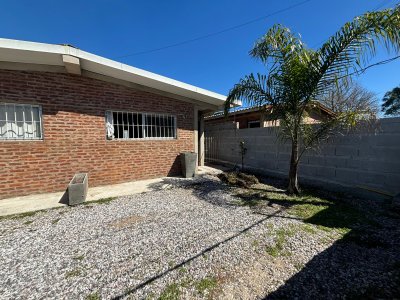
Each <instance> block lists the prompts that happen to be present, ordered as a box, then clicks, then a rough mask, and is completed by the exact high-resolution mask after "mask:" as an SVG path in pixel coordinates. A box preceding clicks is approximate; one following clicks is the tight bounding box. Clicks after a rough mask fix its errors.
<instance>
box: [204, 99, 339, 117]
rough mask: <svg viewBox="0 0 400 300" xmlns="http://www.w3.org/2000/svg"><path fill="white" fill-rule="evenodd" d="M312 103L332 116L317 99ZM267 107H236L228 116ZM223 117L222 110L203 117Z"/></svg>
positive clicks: (332, 113) (257, 110)
mask: <svg viewBox="0 0 400 300" xmlns="http://www.w3.org/2000/svg"><path fill="white" fill-rule="evenodd" d="M312 104H314V105H315V108H316V109H319V110H321V111H323V112H324V113H326V114H327V115H330V116H333V115H334V114H335V113H334V112H333V111H332V110H330V109H329V108H328V107H326V106H325V105H323V104H321V103H320V102H318V101H313V102H312ZM269 107H271V106H270V105H266V106H264V107H242V108H236V109H235V110H234V111H230V112H229V113H228V116H238V115H243V114H247V113H252V112H261V111H262V109H265V110H267V109H268V108H269ZM224 117H225V115H224V111H217V112H215V113H212V114H210V115H208V116H206V117H205V119H208V120H212V119H220V118H224Z"/></svg>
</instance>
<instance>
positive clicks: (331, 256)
mask: <svg viewBox="0 0 400 300" xmlns="http://www.w3.org/2000/svg"><path fill="white" fill-rule="evenodd" d="M163 184H164V185H165V184H170V185H173V186H176V187H182V188H190V189H192V190H193V193H194V194H195V195H196V196H197V197H198V198H199V199H201V200H203V201H206V202H208V203H211V204H213V205H218V206H221V207H226V208H232V207H235V206H237V205H238V203H231V202H229V201H227V199H225V198H224V197H223V196H221V192H226V194H229V193H230V192H231V191H232V188H231V187H229V186H227V185H224V184H221V183H220V182H219V181H214V180H209V179H205V178H198V179H195V180H189V181H182V180H179V179H176V178H167V179H165V181H164V182H163V183H160V185H161V186H162V185H163ZM154 188H155V189H157V187H154ZM222 195H223V193H222ZM237 196H238V199H240V200H242V203H241V204H240V205H247V206H249V207H251V208H252V209H253V212H254V213H257V214H260V215H264V216H265V218H263V219H261V220H260V221H258V222H256V223H255V224H253V225H251V226H249V227H247V228H245V229H244V230H242V231H241V232H238V233H237V234H235V235H233V236H231V237H229V238H228V239H226V240H223V241H221V242H219V243H217V244H214V245H211V246H210V247H208V248H206V249H204V250H203V251H201V252H200V253H198V254H197V255H195V256H193V257H191V258H189V259H187V260H185V261H183V262H181V263H180V264H177V265H176V266H174V267H172V268H170V269H168V270H166V271H165V272H163V273H160V274H157V275H155V276H153V277H151V278H149V279H147V280H146V281H145V282H143V283H142V284H140V285H138V286H136V287H134V288H132V289H131V290H129V291H127V292H126V293H124V294H123V295H120V296H117V297H115V298H114V299H120V298H123V297H125V296H127V295H129V294H131V293H133V292H135V291H136V290H138V289H140V288H143V287H144V286H146V285H148V284H150V283H152V282H153V281H155V280H157V279H159V278H161V277H162V276H164V275H166V274H168V273H169V272H171V271H173V270H176V269H178V268H180V267H182V266H184V265H185V264H187V263H189V262H190V261H192V260H194V259H196V258H198V257H200V256H201V255H203V254H205V253H207V252H209V251H211V250H213V249H214V248H216V247H218V246H219V245H221V244H223V243H225V242H228V241H230V240H231V239H234V238H235V237H237V236H239V235H241V234H243V233H245V232H246V231H248V230H250V229H251V228H253V227H254V226H257V225H258V224H260V223H262V222H264V221H265V220H267V219H270V218H275V217H285V218H293V219H298V220H303V221H304V222H305V223H309V224H314V225H317V226H318V227H319V228H321V229H322V230H325V231H327V232H328V233H329V232H330V231H332V234H333V231H335V233H336V234H337V233H338V232H339V233H341V234H342V235H343V236H342V238H341V239H340V240H338V241H336V242H335V243H334V244H333V245H331V246H330V247H329V248H328V249H326V250H325V251H323V252H321V253H319V254H317V255H316V256H315V257H314V258H313V259H312V260H311V261H309V262H308V263H307V264H306V265H305V266H304V267H303V268H302V269H301V270H300V271H299V272H298V273H296V274H295V275H293V276H292V277H291V278H290V279H289V280H287V281H286V282H285V283H284V284H283V285H282V286H281V287H280V288H278V289H277V290H276V291H275V292H273V293H270V294H268V295H265V296H264V299H293V298H298V299H344V298H346V299H377V298H379V299H394V298H398V297H399V295H400V251H399V249H400V216H399V215H397V214H394V213H392V212H390V208H389V207H388V206H387V205H386V204H385V203H383V202H380V203H377V202H368V201H366V200H365V201H364V200H357V199H350V200H349V201H347V200H348V199H346V200H343V199H341V196H340V195H332V194H329V195H327V194H321V193H320V192H318V191H317V192H313V191H309V192H308V194H306V195H305V196H303V197H292V198H291V197H289V196H287V195H285V194H283V193H282V192H279V191H276V190H274V189H272V190H269V189H266V190H259V189H253V190H252V189H248V190H247V191H246V192H244V194H242V195H237ZM183 201H184V199H183ZM258 207H261V209H260V210H258ZM263 207H264V208H265V207H274V211H273V212H272V213H270V212H271V211H268V210H267V211H265V210H264V209H262V208H263ZM283 211H285V212H286V214H284V215H282V212H283ZM310 234H312V233H310Z"/></svg>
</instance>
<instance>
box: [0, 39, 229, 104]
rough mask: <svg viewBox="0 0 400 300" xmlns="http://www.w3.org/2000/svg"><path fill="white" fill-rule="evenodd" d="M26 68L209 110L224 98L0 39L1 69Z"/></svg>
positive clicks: (57, 48) (56, 48)
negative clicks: (104, 81)
mask: <svg viewBox="0 0 400 300" xmlns="http://www.w3.org/2000/svg"><path fill="white" fill-rule="evenodd" d="M27 66H30V67H31V68H30V69H29V68H28V70H43V71H47V70H48V67H49V66H50V67H52V68H53V69H52V70H51V71H56V72H57V70H58V72H64V73H65V72H68V73H73V74H81V73H84V72H89V73H92V74H99V75H101V76H106V77H111V78H115V79H117V80H122V81H126V82H130V83H133V84H135V86H136V85H137V86H144V87H148V88H151V89H155V90H158V91H162V92H165V93H167V94H173V95H178V96H181V97H183V98H185V99H188V100H194V101H195V102H197V103H198V104H199V105H204V107H207V108H211V109H217V108H218V107H219V108H220V107H221V106H222V105H223V104H224V102H225V99H226V96H224V95H221V94H217V93H214V92H211V91H208V90H205V89H202V88H199V87H196V86H193V85H190V84H187V83H184V82H181V81H177V80H174V79H171V78H168V77H164V76H161V75H158V74H155V73H151V72H148V71H145V70H142V69H138V68H135V67H132V66H129V65H126V64H123V63H119V62H117V61H114V60H111V59H107V58H104V57H101V56H98V55H95V54H92V53H89V52H85V51H82V50H80V49H77V48H75V47H73V46H71V45H55V44H44V43H34V42H27V41H19V40H10V39H0V69H17V70H25V68H27ZM39 67H41V69H40V68H39ZM46 67H47V68H46ZM84 75H85V74H84ZM135 86H134V87H135Z"/></svg>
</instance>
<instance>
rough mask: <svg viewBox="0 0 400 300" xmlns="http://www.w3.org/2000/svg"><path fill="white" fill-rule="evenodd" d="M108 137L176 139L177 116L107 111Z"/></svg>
mask: <svg viewBox="0 0 400 300" xmlns="http://www.w3.org/2000/svg"><path fill="white" fill-rule="evenodd" d="M106 131H107V138H108V139H174V138H176V117H175V116H172V115H167V114H155V113H136V112H127V111H107V112H106Z"/></svg>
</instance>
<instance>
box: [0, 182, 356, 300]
mask: <svg viewBox="0 0 400 300" xmlns="http://www.w3.org/2000/svg"><path fill="white" fill-rule="evenodd" d="M170 181H171V182H168V183H171V185H170V186H172V188H170V189H167V190H156V191H153V192H148V193H144V194H138V195H133V196H127V197H120V198H118V199H115V200H113V201H111V202H108V203H105V204H89V205H82V206H78V207H72V208H71V207H65V208H60V209H54V210H49V211H45V212H39V213H37V214H35V215H34V216H28V217H25V218H21V219H4V220H2V221H0V260H1V268H0V282H1V286H0V298H1V299H54V298H56V299H120V298H124V299H125V298H129V299H152V298H159V297H161V299H260V298H263V297H264V296H265V295H268V294H271V293H272V292H275V293H276V295H277V297H278V298H284V297H281V296H282V295H286V296H287V295H293V296H294V295H295V294H293V293H295V292H293V291H292V289H290V287H291V286H289V287H288V293H289V294H285V290H284V291H282V288H283V287H285V286H286V285H285V282H287V280H289V283H290V282H291V281H290V280H292V281H293V280H294V279H293V278H296V277H295V276H299V274H300V275H301V274H303V272H309V271H307V268H304V266H305V265H308V264H310V263H313V260H314V259H315V257H316V256H318V255H320V254H321V253H325V252H326V251H329V249H330V248H331V247H332V245H333V243H334V242H335V240H336V239H338V236H335V234H332V232H326V231H323V230H320V229H318V228H316V227H315V228H312V229H310V228H308V227H307V228H306V227H305V225H304V223H303V222H302V221H301V220H298V219H296V218H293V217H291V216H289V215H287V214H285V212H284V211H283V210H282V208H281V207H279V206H271V207H266V208H264V209H263V210H262V212H260V211H258V212H255V211H254V209H251V208H249V207H247V206H238V205H237V201H238V199H237V198H236V197H235V196H234V195H233V188H230V187H227V186H226V185H223V184H221V183H220V182H219V180H218V179H216V178H215V177H211V176H208V177H203V178H201V179H197V180H176V179H171V180H170ZM155 188H157V187H155ZM308 226H311V225H308ZM279 232H281V233H282V232H285V241H284V248H283V249H280V251H281V254H280V255H277V256H274V255H268V254H266V251H265V249H266V247H268V246H269V245H274V244H275V243H276V239H277V234H278V233H279ZM350 250H351V249H350ZM313 258H314V259H313ZM328 263H329V261H328ZM327 268H328V267H327ZM300 270H302V271H300ZM307 274H308V273H307ZM314 275H315V276H318V274H314ZM326 275H327V276H330V275H331V274H326ZM307 276H309V275H307ZM307 276H306V277H307ZM333 276H334V275H333ZM306 277H305V278H306ZM300 279H301V280H303V278H300ZM301 280H299V282H300V281H301ZM295 283H297V281H295ZM295 285H296V284H292V287H295ZM328 290H329V288H328ZM317 292H318V291H317ZM279 293H280V294H279ZM282 293H283V294H282ZM271 295H273V294H271ZM310 295H311V294H310ZM297 296H300V298H307V297H304V294H302V295H301V294H300V295H297ZM302 296H303V297H302ZM334 296H335V295H334V294H333V295H332V297H334ZM339 296H340V295H339Z"/></svg>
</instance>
